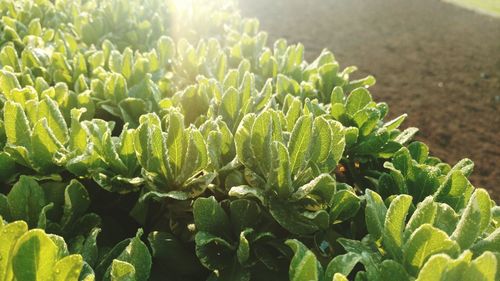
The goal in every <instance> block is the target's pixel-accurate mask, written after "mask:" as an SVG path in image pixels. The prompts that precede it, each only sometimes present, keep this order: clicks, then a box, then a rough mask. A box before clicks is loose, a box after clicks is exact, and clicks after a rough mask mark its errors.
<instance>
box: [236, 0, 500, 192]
mask: <svg viewBox="0 0 500 281" xmlns="http://www.w3.org/2000/svg"><path fill="white" fill-rule="evenodd" d="M239 1H240V8H241V12H242V14H243V15H244V16H245V17H256V18H258V19H259V20H260V23H261V29H262V30H265V31H267V32H268V33H269V44H270V45H271V46H272V42H274V40H276V39H277V38H281V37H283V38H285V39H287V40H288V42H289V43H296V42H302V43H303V44H304V45H305V49H306V53H305V56H306V59H307V60H308V61H312V60H313V59H314V58H315V57H316V56H317V55H319V53H320V52H321V50H322V49H323V48H328V49H330V50H331V51H332V52H333V53H334V54H335V56H336V58H337V60H338V61H339V63H340V64H341V67H342V66H343V67H345V66H349V65H356V66H358V68H359V71H358V75H357V76H363V75H366V74H372V75H374V76H375V77H376V78H377V84H376V85H375V86H374V87H372V88H371V92H372V94H373V95H374V98H375V99H376V100H377V101H385V102H387V103H388V104H389V108H390V117H393V116H397V115H400V114H402V113H405V112H406V113H408V114H409V117H408V118H407V121H406V123H405V124H406V126H415V127H418V128H420V133H419V135H418V137H417V139H419V140H422V141H424V142H426V143H427V144H428V145H429V147H430V149H431V153H432V154H434V155H436V156H438V157H440V158H441V159H443V160H446V161H447V162H449V163H451V164H454V163H456V162H457V161H458V160H460V159H462V158H465V157H468V158H471V159H472V160H473V161H474V162H475V164H476V167H475V171H474V173H473V175H472V183H473V184H474V185H475V186H476V187H485V188H487V189H489V190H491V191H492V195H493V197H494V198H496V200H497V202H498V201H499V200H500V169H499V168H498V166H497V165H498V164H499V163H500V110H499V109H500V19H499V18H493V17H489V16H485V15H480V14H477V13H475V12H472V11H469V10H465V9H462V8H460V7H456V6H454V5H451V4H447V3H444V2H441V1H439V0H418V1H416V0H271V1H269V0H239Z"/></svg>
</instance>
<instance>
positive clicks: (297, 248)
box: [286, 240, 323, 281]
mask: <svg viewBox="0 0 500 281" xmlns="http://www.w3.org/2000/svg"><path fill="white" fill-rule="evenodd" d="M286 244H287V245H288V246H289V247H290V248H292V250H293V252H294V256H293V258H292V261H291V262H290V269H289V277H290V280H291V281H304V280H320V278H321V276H322V275H323V272H322V271H323V270H322V268H321V265H320V264H319V262H318V260H317V259H316V256H315V255H314V253H313V252H311V251H310V250H309V249H307V247H306V246H304V244H302V243H301V242H299V241H298V240H287V241H286Z"/></svg>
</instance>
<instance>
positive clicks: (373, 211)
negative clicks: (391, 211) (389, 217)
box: [365, 189, 387, 239]
mask: <svg viewBox="0 0 500 281" xmlns="http://www.w3.org/2000/svg"><path fill="white" fill-rule="evenodd" d="M365 198H366V209H365V220H366V226H367V227H368V232H369V233H370V234H371V235H372V236H373V238H374V239H379V238H380V237H382V233H383V231H384V222H385V216H386V213H387V207H386V206H385V205H384V201H383V200H382V198H381V197H380V195H378V194H377V193H376V192H374V191H371V190H369V189H367V190H366V195H365Z"/></svg>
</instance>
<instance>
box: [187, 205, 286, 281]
mask: <svg viewBox="0 0 500 281" xmlns="http://www.w3.org/2000/svg"><path fill="white" fill-rule="evenodd" d="M226 203H228V204H227V205H228V209H227V211H226V210H224V208H223V207H222V206H221V205H220V204H219V203H218V202H217V201H216V200H215V198H214V197H210V198H198V199H197V200H196V201H195V203H194V206H193V215H194V224H195V227H196V231H197V233H196V237H195V242H196V255H197V257H198V258H199V260H200V262H201V263H202V264H203V266H205V267H206V268H207V269H209V270H210V271H212V272H213V274H212V277H211V278H217V279H216V280H250V278H251V276H254V277H255V275H256V274H257V275H259V276H268V277H269V276H276V277H277V276H280V274H281V276H282V274H283V272H279V268H282V266H283V264H286V262H287V261H286V259H285V254H286V251H285V250H284V249H283V247H282V245H280V243H278V240H277V239H276V237H275V235H274V234H272V233H271V232H269V231H266V226H265V225H266V224H264V223H262V221H263V220H265V219H266V218H265V216H263V214H262V212H261V209H260V207H259V205H258V204H257V203H256V202H254V201H251V200H247V199H237V200H234V201H231V202H226ZM271 257H272V258H271ZM255 271H258V272H255Z"/></svg>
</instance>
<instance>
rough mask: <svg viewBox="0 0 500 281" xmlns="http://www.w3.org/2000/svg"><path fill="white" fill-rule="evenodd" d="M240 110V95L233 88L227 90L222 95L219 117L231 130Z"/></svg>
mask: <svg viewBox="0 0 500 281" xmlns="http://www.w3.org/2000/svg"><path fill="white" fill-rule="evenodd" d="M240 110H241V100H240V93H239V92H238V91H237V90H236V89H235V88H229V89H228V90H227V91H226V92H225V93H224V95H222V100H221V116H222V118H223V119H224V120H225V121H226V122H227V123H228V124H229V126H230V127H231V128H233V126H234V122H235V121H236V118H237V117H238V115H239V114H240Z"/></svg>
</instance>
